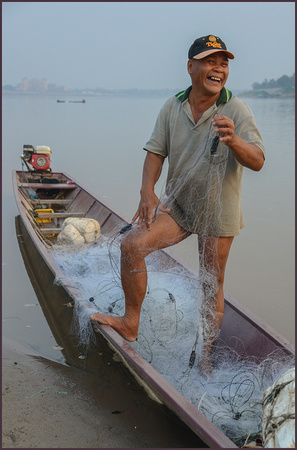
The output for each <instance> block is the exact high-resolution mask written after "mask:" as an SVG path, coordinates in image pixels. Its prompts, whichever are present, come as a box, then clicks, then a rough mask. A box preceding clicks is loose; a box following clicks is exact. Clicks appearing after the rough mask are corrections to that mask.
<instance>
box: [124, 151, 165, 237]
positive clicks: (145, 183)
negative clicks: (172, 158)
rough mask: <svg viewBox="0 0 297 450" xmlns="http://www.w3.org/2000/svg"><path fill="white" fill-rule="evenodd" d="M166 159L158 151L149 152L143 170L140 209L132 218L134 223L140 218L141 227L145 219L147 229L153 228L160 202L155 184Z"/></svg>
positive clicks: (139, 225)
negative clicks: (153, 220)
mask: <svg viewBox="0 0 297 450" xmlns="http://www.w3.org/2000/svg"><path fill="white" fill-rule="evenodd" d="M164 159H165V158H164V157H163V156H161V155H158V154H157V153H152V152H150V151H148V152H147V155H146V158H145V161H144V165H143V172H142V185H141V189H140V202H139V206H138V210H137V212H136V214H135V215H134V217H133V219H132V223H134V222H135V221H136V220H137V219H138V222H137V228H140V227H141V225H142V222H143V221H144V222H145V224H146V226H147V229H148V230H150V229H151V223H152V219H153V212H154V208H155V207H156V206H157V204H158V203H159V199H158V197H157V196H156V194H155V184H156V183H157V181H158V179H159V177H160V175H161V172H162V166H163V162H164Z"/></svg>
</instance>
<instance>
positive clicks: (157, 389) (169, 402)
mask: <svg viewBox="0 0 297 450" xmlns="http://www.w3.org/2000/svg"><path fill="white" fill-rule="evenodd" d="M13 186H14V193H15V198H16V202H17V205H18V209H19V212H20V222H21V225H20V226H21V228H22V230H21V231H22V232H23V233H25V234H26V239H28V240H29V241H30V244H29V248H31V249H32V251H34V252H35V253H36V254H38V255H39V256H40V259H41V260H42V264H43V266H44V267H47V269H48V270H49V272H50V273H51V275H52V276H51V278H49V281H48V282H49V283H53V280H54V279H55V278H56V277H57V278H61V279H63V274H62V273H61V270H60V268H59V267H58V266H57V264H56V263H55V261H54V260H53V258H52V256H51V252H50V247H51V245H52V244H54V243H55V242H56V240H57V236H58V235H59V233H61V229H62V225H63V222H64V220H65V219H66V218H68V217H85V218H92V219H96V220H97V221H98V222H99V223H100V226H101V233H102V235H104V236H106V237H108V236H110V235H111V234H112V233H113V232H114V229H118V230H121V229H122V228H123V227H124V226H126V225H127V222H126V221H125V220H123V219H122V218H121V217H120V215H119V214H117V213H116V212H114V211H113V210H112V209H111V208H110V207H109V206H107V205H106V204H105V203H103V202H102V201H101V200H99V199H97V198H96V197H95V196H94V195H92V194H91V193H89V192H88V191H87V190H86V189H85V188H84V187H82V186H81V185H80V184H79V183H78V182H76V181H75V180H73V178H72V177H71V176H69V175H67V174H65V173H60V172H48V171H47V172H42V171H39V172H38V171H14V172H13ZM41 207H42V208H43V211H42V209H41ZM161 255H162V258H163V259H164V261H165V263H166V264H168V265H170V264H178V263H177V262H176V261H175V260H174V259H173V258H172V257H171V256H169V255H168V254H167V253H166V251H163V252H161ZM61 290H62V294H61ZM59 292H60V294H59V295H62V296H63V295H64V296H65V298H66V297H67V298H68V299H70V300H73V301H75V299H76V296H77V292H76V291H75V289H74V288H73V287H71V286H70V285H68V284H67V283H64V284H63V286H59ZM61 301H62V300H61ZM63 303H64V304H65V299H64V300H63ZM94 327H95V328H96V329H97V331H98V332H99V333H100V336H101V337H102V336H103V337H104V339H106V341H107V342H108V345H109V346H110V347H111V348H112V349H113V350H114V351H116V352H117V354H118V355H119V356H120V357H121V359H122V361H123V362H124V364H125V365H126V367H127V368H128V369H129V370H130V371H131V372H132V374H133V375H134V376H135V378H136V379H137V381H138V382H139V383H140V384H141V385H142V386H143V387H144V388H145V389H146V390H147V392H148V393H149V394H150V396H152V397H153V398H154V399H156V400H158V401H159V402H162V403H163V404H164V405H166V406H167V407H168V408H169V410H171V411H173V412H174V414H176V415H177V416H178V417H179V418H180V419H181V420H182V421H183V422H184V423H185V424H186V425H187V426H188V427H189V428H190V429H191V430H192V431H194V433H196V435H197V436H198V437H199V438H200V439H201V440H202V441H203V442H204V443H205V445H207V446H208V447H211V448H237V446H236V445H235V444H234V442H233V441H231V440H230V439H229V438H228V437H227V436H226V435H225V434H224V433H223V432H222V431H221V430H220V429H219V428H217V427H216V426H215V425H214V424H213V423H212V422H211V421H210V420H208V419H207V418H206V417H205V416H204V415H203V414H202V413H201V412H200V411H199V410H198V409H197V408H196V407H195V406H194V405H193V404H192V403H190V402H189V401H188V400H187V399H186V398H185V397H184V396H183V395H182V394H181V393H180V392H179V391H178V390H177V389H175V388H174V387H173V386H172V384H170V383H169V382H168V381H167V380H165V378H164V377H163V376H161V375H160V374H159V373H158V372H157V371H156V370H155V369H154V368H153V367H152V366H151V364H149V363H148V362H146V361H145V360H144V359H143V358H142V357H141V356H140V355H139V354H138V353H137V352H136V351H135V350H134V349H133V348H132V347H131V345H130V344H129V343H128V342H127V341H126V340H125V339H123V338H122V337H121V336H120V335H119V334H118V333H117V332H116V331H115V330H113V329H112V328H111V327H109V326H105V325H100V324H98V323H94ZM233 336H236V337H237V338H238V339H240V340H241V341H242V342H243V343H244V352H245V353H246V354H247V355H248V356H253V357H255V358H259V359H260V360H261V359H264V358H265V357H266V356H267V355H268V354H270V353H272V352H274V351H275V350H277V349H281V350H282V351H283V352H284V353H285V354H287V355H288V356H290V355H294V346H293V345H292V344H290V343H289V342H288V341H287V340H286V339H284V338H283V337H282V336H280V335H279V334H278V333H276V332H275V331H274V330H273V329H272V328H270V327H269V326H268V325H266V324H265V323H264V322H263V321H262V320H260V319H259V318H257V317H256V316H255V315H254V314H252V313H250V312H249V311H247V310H246V309H245V308H244V307H242V306H241V305H239V304H238V303H237V302H236V301H235V300H234V299H233V298H232V297H231V296H229V295H225V315H224V321H223V324H222V328H221V334H220V342H221V343H223V344H224V342H228V345H230V342H229V341H230V338H231V337H233Z"/></svg>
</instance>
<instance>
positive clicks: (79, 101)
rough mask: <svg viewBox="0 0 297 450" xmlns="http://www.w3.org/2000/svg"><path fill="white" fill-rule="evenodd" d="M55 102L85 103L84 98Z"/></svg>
mask: <svg viewBox="0 0 297 450" xmlns="http://www.w3.org/2000/svg"><path fill="white" fill-rule="evenodd" d="M57 103H86V99H84V98H83V99H82V100H57Z"/></svg>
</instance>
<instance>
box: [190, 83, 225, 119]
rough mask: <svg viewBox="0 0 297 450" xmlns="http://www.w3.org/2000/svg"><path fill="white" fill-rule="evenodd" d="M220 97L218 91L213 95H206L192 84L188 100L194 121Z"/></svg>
mask: <svg viewBox="0 0 297 450" xmlns="http://www.w3.org/2000/svg"><path fill="white" fill-rule="evenodd" d="M219 97H220V92H219V93H218V94H215V95H207V94H205V93H203V92H201V91H200V90H199V89H197V88H195V86H192V89H191V92H190V94H189V98H188V101H189V103H190V107H191V111H192V114H193V118H194V120H195V123H197V122H198V121H199V119H200V118H201V117H202V115H203V113H204V112H205V111H207V110H208V109H209V108H210V107H211V106H212V105H213V104H214V103H216V101H217V100H218V99H219Z"/></svg>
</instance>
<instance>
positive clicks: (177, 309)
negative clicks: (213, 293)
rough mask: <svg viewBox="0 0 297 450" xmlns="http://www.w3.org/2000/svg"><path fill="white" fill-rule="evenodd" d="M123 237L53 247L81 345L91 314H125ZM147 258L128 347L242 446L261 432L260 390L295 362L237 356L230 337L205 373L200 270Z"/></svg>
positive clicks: (156, 256)
mask: <svg viewBox="0 0 297 450" xmlns="http://www.w3.org/2000/svg"><path fill="white" fill-rule="evenodd" d="M121 238H122V236H121V235H120V234H119V233H115V236H114V237H112V238H109V239H107V238H104V237H103V236H101V237H100V238H99V239H98V240H97V241H96V242H94V243H93V244H88V245H84V246H81V247H70V248H69V247H68V248H65V247H62V246H58V245H57V246H54V247H53V249H52V256H53V258H54V259H55V261H56V263H57V264H58V266H59V267H60V268H61V269H62V271H63V273H64V274H65V278H64V279H63V280H56V282H57V283H61V282H63V283H65V280H66V279H67V280H68V283H69V285H71V286H72V287H74V288H75V289H76V292H78V293H79V295H78V298H77V301H76V302H75V311H74V313H75V321H74V330H73V331H74V332H76V333H77V335H78V336H79V339H80V342H81V344H84V345H86V346H88V345H90V340H92V338H93V337H94V332H93V330H92V327H91V323H90V319H89V316H90V314H92V313H94V312H98V311H99V312H100V313H104V314H113V315H117V316H122V315H123V313H124V309H125V302H124V293H123V291H122V287H121V282H120V275H119V273H120V272H119V270H120V269H119V266H120V241H121ZM146 263H147V267H148V286H147V294H146V297H145V300H144V303H143V306H142V311H141V318H140V326H139V334H138V338H137V340H136V341H135V342H133V343H131V346H132V347H133V348H134V349H135V350H136V351H137V352H138V353H139V354H140V355H141V356H142V357H143V358H144V359H145V360H146V361H147V362H149V363H150V364H151V365H152V366H153V367H154V368H155V369H156V370H157V371H158V372H159V373H160V374H161V375H162V376H163V377H164V378H165V379H166V380H168V381H169V382H170V383H171V384H172V385H173V386H174V387H175V388H176V389H177V390H178V391H180V392H181V393H182V394H183V395H184V396H185V397H186V398H187V399H188V400H189V401H190V402H191V403H193V404H194V405H195V406H196V407H197V408H198V409H199V410H200V411H201V412H202V413H203V414H204V415H205V416H206V417H207V418H208V419H209V420H210V421H212V422H213V423H214V424H215V425H216V426H217V427H218V428H220V429H221V431H222V432H224V433H225V434H226V435H227V436H228V437H229V438H230V439H232V440H233V441H234V442H235V443H236V445H238V446H241V445H243V444H244V442H245V440H246V439H248V438H249V435H250V438H255V436H260V435H261V421H262V405H261V402H262V398H263V394H264V392H265V390H266V388H267V387H268V386H270V385H271V384H273V382H274V381H275V380H276V379H277V378H278V377H279V376H280V375H281V374H282V373H283V372H284V370H286V368H290V367H292V366H293V365H294V361H293V360H292V358H291V357H288V356H286V355H285V354H284V353H282V352H277V351H276V352H275V353H274V354H271V355H269V356H268V357H267V358H266V359H265V361H262V362H260V363H259V361H258V360H255V359H248V358H245V359H242V357H241V356H240V355H239V353H237V351H236V346H237V344H238V346H240V345H241V343H240V342H239V343H237V342H236V338H235V337H234V339H233V340H232V342H230V345H228V343H227V344H226V343H224V345H223V346H218V347H216V348H215V350H214V355H213V365H214V370H213V373H212V375H209V376H205V374H203V373H201V372H200V367H199V361H200V355H201V348H202V345H203V323H202V322H203V320H202V317H201V305H202V303H203V298H204V294H203V289H201V284H200V280H199V278H198V276H196V275H195V274H193V273H192V272H189V271H188V270H186V269H184V268H183V267H182V266H180V265H178V264H176V265H173V266H172V267H168V264H167V262H166V258H165V262H164V258H163V257H162V252H155V253H154V254H151V255H149V256H148V257H147V258H146ZM165 267H166V269H165ZM218 341H219V339H218ZM193 351H194V352H195V354H194V357H193Z"/></svg>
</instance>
